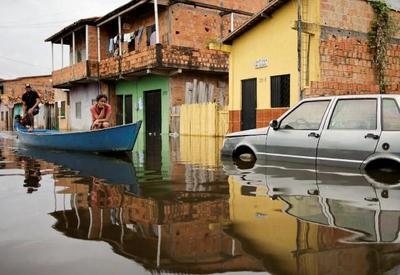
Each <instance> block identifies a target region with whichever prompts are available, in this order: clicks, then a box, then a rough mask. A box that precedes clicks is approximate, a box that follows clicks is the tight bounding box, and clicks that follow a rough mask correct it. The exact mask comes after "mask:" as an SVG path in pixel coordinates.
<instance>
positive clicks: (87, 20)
mask: <svg viewBox="0 0 400 275" xmlns="http://www.w3.org/2000/svg"><path fill="white" fill-rule="evenodd" d="M99 18H100V17H89V18H84V19H80V20H78V21H76V22H74V23H72V24H71V25H68V26H66V27H65V28H63V29H62V30H61V31H59V32H57V33H55V34H53V35H52V36H50V37H49V38H47V39H46V40H45V42H49V41H58V40H60V39H61V37H63V36H65V35H66V34H68V33H70V32H71V31H73V30H75V29H77V28H79V27H82V26H84V25H92V26H94V25H96V21H97V20H98V19H99Z"/></svg>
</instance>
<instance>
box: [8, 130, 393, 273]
mask: <svg viewBox="0 0 400 275" xmlns="http://www.w3.org/2000/svg"><path fill="white" fill-rule="evenodd" d="M221 145H222V140H221V139H213V138H187V137H186V138H185V137H181V138H164V140H162V141H161V140H157V139H153V140H148V141H146V142H144V143H143V144H139V145H138V147H141V148H142V149H136V150H135V151H134V152H133V153H132V156H129V157H126V158H110V157H105V156H100V155H92V154H78V153H65V152H56V151H48V150H41V149H32V148H24V147H22V146H20V145H18V143H17V142H16V141H15V137H14V136H13V134H12V133H2V134H1V137H0V156H1V160H0V217H1V220H0V274H13V275H14V274H149V273H179V274H182V273H189V274H191V273H194V274H205V273H232V274H249V273H253V272H254V273H255V272H262V273H263V274H266V273H267V274H268V273H269V274H304V275H309V274H357V275H360V274H361V275H362V274H400V233H399V232H400V187H399V184H398V182H399V179H398V178H393V177H391V178H382V177H380V176H379V174H374V175H364V174H360V173H359V172H357V171H342V170H338V169H336V170H335V169H328V170H324V171H318V172H317V171H315V170H313V169H310V168H307V167H298V166H294V165H288V164H287V163H286V164H285V163H276V164H257V165H256V166H255V167H253V168H251V169H249V167H247V168H246V167H245V168H243V169H240V168H239V167H238V166H236V165H234V164H233V163H232V161H231V160H224V161H221V159H220V155H219V148H220V147H221ZM144 147H147V150H143V148H144Z"/></svg>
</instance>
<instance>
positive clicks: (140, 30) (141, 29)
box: [137, 27, 144, 47]
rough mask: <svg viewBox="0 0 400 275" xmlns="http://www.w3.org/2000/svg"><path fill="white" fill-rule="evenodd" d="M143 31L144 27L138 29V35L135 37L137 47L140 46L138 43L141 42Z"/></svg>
mask: <svg viewBox="0 0 400 275" xmlns="http://www.w3.org/2000/svg"><path fill="white" fill-rule="evenodd" d="M143 30H144V27H140V28H139V30H138V35H137V40H138V47H139V46H140V42H141V40H142V34H143Z"/></svg>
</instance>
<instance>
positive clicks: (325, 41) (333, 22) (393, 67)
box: [305, 0, 400, 97]
mask: <svg viewBox="0 0 400 275" xmlns="http://www.w3.org/2000/svg"><path fill="white" fill-rule="evenodd" d="M373 16H374V13H373V10H372V8H371V7H370V5H369V4H368V3H367V2H366V1H363V0H340V1H339V0H329V1H328V0H322V1H321V21H322V25H323V26H322V28H321V40H320V48H319V54H320V79H319V80H318V81H311V85H310V89H307V90H306V92H305V96H307V97H309V96H319V95H341V94H371V93H378V92H379V86H378V82H377V79H376V72H375V68H374V64H373V55H372V54H371V52H370V50H369V47H368V42H367V33H368V31H369V30H370V25H371V20H372V19H373ZM390 16H391V17H392V19H393V20H394V21H395V22H400V13H399V12H394V11H393V12H391V15H390ZM399 35H400V33H397V34H395V37H397V38H394V39H393V40H392V41H391V44H390V45H389V47H388V51H387V59H388V66H387V70H386V71H385V80H386V82H387V87H386V91H387V92H388V93H400V84H399V83H400V59H399V58H398V57H399V55H400V39H399V38H398V37H399Z"/></svg>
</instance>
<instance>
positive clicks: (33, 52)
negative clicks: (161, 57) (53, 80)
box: [0, 0, 400, 79]
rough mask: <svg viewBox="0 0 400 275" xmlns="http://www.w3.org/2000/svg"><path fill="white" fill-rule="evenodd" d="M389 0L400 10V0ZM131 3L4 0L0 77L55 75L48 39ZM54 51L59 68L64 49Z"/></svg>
mask: <svg viewBox="0 0 400 275" xmlns="http://www.w3.org/2000/svg"><path fill="white" fill-rule="evenodd" d="M389 1H390V2H391V3H392V5H393V6H394V7H395V8H397V9H398V10H400V0H389ZM127 2H129V0H40V1H39V0H0V78H3V79H10V78H15V77H20V76H30V75H42V74H51V44H50V43H45V42H44V40H45V39H46V38H48V37H50V36H51V35H52V34H54V33H56V32H58V31H60V30H61V29H62V28H64V27H65V26H67V25H69V24H71V23H73V22H74V21H76V20H79V19H82V18H86V17H91V16H101V15H104V14H106V13H108V12H110V11H112V10H113V9H115V8H117V7H119V6H121V5H123V4H125V3H127ZM54 51H55V68H56V69H57V67H59V64H60V63H61V62H60V60H61V49H59V48H56V47H55V50H54ZM65 51H66V50H65ZM65 53H66V52H65ZM67 58H68V57H67Z"/></svg>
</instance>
